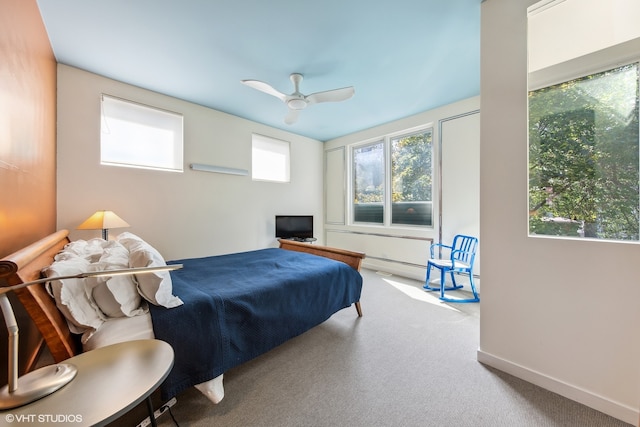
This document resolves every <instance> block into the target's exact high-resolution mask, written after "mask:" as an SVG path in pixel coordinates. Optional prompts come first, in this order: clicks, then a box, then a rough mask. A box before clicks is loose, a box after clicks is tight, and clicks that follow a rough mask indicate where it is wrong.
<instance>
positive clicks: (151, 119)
mask: <svg viewBox="0 0 640 427" xmlns="http://www.w3.org/2000/svg"><path fill="white" fill-rule="evenodd" d="M182 150H183V118H182V115H181V114H177V113H173V112H170V111H165V110H160V109H157V108H152V107H148V106H146V105H141V104H137V103H135V102H131V101H126V100H124V99H119V98H114V97H111V96H108V95H102V120H101V125H100V164H103V165H109V166H124V167H137V168H143V169H157V170H165V171H177V172H182V163H183V162H182Z"/></svg>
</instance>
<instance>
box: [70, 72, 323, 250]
mask: <svg viewBox="0 0 640 427" xmlns="http://www.w3.org/2000/svg"><path fill="white" fill-rule="evenodd" d="M101 93H106V94H110V95H114V96H118V97H122V98H126V99H130V100H133V101H136V102H140V103H143V104H147V105H151V106H155V107H159V108H164V109H167V110H171V111H176V112H179V113H182V114H183V115H184V162H185V170H184V173H170V172H157V171H150V170H141V169H130V168H120V167H109V166H101V165H100V94H101ZM252 132H256V133H260V134H263V135H267V136H271V137H274V138H279V139H283V140H286V141H290V142H291V182H290V183H288V184H277V183H268V182H257V181H256V182H253V181H252V180H251V177H250V176H235V175H224V174H216V173H208V172H196V171H192V170H190V169H189V166H188V165H189V164H190V163H204V164H211V165H218V166H226V167H232V168H240V169H248V170H251V134H252ZM57 150H58V163H57V165H58V167H57V169H58V175H57V180H58V182H57V192H58V195H57V198H58V219H57V225H58V229H61V228H66V229H69V230H70V231H71V237H72V239H89V238H92V237H99V236H100V232H99V231H95V232H94V231H84V230H83V231H80V230H75V227H76V226H77V225H79V224H80V223H81V222H82V221H84V219H86V218H87V217H88V216H89V215H91V214H92V213H93V212H95V211H96V210H101V209H106V210H113V211H114V212H116V213H117V214H118V215H119V216H121V217H122V218H123V219H124V220H125V221H127V222H128V223H129V224H130V225H131V227H130V228H127V229H115V230H111V232H110V235H112V236H115V235H117V234H118V233H119V232H121V231H131V232H132V233H135V234H138V235H140V236H141V237H143V238H144V239H146V240H147V241H149V243H151V244H152V245H154V246H155V247H156V248H157V249H158V250H159V251H160V252H161V253H162V254H163V255H164V257H165V258H166V259H179V258H186V257H196V256H206V255H216V254H221V253H230V252H237V251H244V250H252V249H258V248H263V247H267V246H275V245H276V241H275V237H274V217H275V215H276V214H311V215H314V228H315V231H316V235H317V236H318V238H319V239H320V241H322V236H323V233H322V227H323V217H322V216H323V208H322V204H323V198H322V188H323V183H322V157H323V146H322V143H321V142H319V141H316V140H312V139H308V138H304V137H301V136H297V135H294V134H291V133H288V132H284V131H281V130H277V129H274V128H270V127H268V126H264V125H261V124H258V123H255V122H251V121H248V120H245V119H241V118H239V117H236V116H232V115H228V114H224V113H221V112H219V111H216V110H212V109H209V108H205V107H202V106H199V105H195V104H192V103H188V102H185V101H182V100H179V99H175V98H171V97H168V96H165V95H161V94H158V93H154V92H151V91H147V90H144V89H140V88H137V87H134V86H131V85H127V84H124V83H121V82H117V81H113V80H110V79H107V78H105V77H102V76H98V75H95V74H92V73H88V72H86V71H83V70H79V69H77V68H72V67H69V66H65V65H59V66H58V148H57Z"/></svg>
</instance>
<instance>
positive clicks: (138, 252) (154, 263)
mask: <svg viewBox="0 0 640 427" xmlns="http://www.w3.org/2000/svg"><path fill="white" fill-rule="evenodd" d="M117 240H118V242H119V243H121V244H122V245H123V246H124V247H125V248H127V250H128V251H129V267H132V268H137V267H158V266H164V265H167V263H166V262H165V260H164V258H162V255H160V253H159V252H158V251H157V250H156V249H155V248H154V247H153V246H151V245H150V244H148V243H147V242H145V241H144V240H142V239H141V238H140V237H138V236H136V235H135V234H133V233H129V232H124V233H121V234H120V235H119V236H118V237H117ZM136 280H137V282H138V292H139V293H140V295H142V297H143V298H144V299H146V300H147V301H149V302H150V303H152V304H155V305H161V306H163V307H166V308H173V307H177V306H179V305H182V304H183V302H182V300H181V299H180V298H178V297H177V296H175V295H173V284H172V282H171V275H170V274H169V272H168V271H158V272H155V273H146V274H138V275H136Z"/></svg>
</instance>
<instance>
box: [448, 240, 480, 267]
mask: <svg viewBox="0 0 640 427" xmlns="http://www.w3.org/2000/svg"><path fill="white" fill-rule="evenodd" d="M451 248H452V252H451V258H452V259H453V260H456V261H462V262H464V263H465V264H468V265H469V268H470V269H471V268H473V261H474V259H475V257H476V250H477V249H478V238H477V237H473V236H465V235H464V234H457V235H456V236H455V237H454V238H453V243H452V244H451Z"/></svg>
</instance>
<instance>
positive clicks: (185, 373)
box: [150, 248, 362, 399]
mask: <svg viewBox="0 0 640 427" xmlns="http://www.w3.org/2000/svg"><path fill="white" fill-rule="evenodd" d="M168 264H183V265H184V267H183V268H182V269H181V270H175V271H172V272H171V279H172V281H173V293H174V294H175V295H177V296H179V297H180V298H181V299H182V301H184V305H182V306H179V307H176V308H172V309H165V308H163V307H158V306H154V305H151V304H150V312H151V318H152V321H153V330H154V334H155V336H156V338H158V339H161V340H163V341H166V342H168V343H169V344H171V346H172V347H173V349H174V351H175V364H174V367H173V370H172V371H171V373H170V374H169V377H168V378H167V379H166V381H165V382H164V383H163V385H162V386H161V391H162V393H161V394H162V398H163V399H169V398H171V397H173V396H175V395H176V394H177V393H179V392H181V391H183V390H185V389H187V388H189V387H191V386H193V385H195V384H198V383H201V382H204V381H208V380H210V379H213V378H215V377H217V376H218V375H220V374H222V373H224V372H226V371H227V370H229V369H230V368H233V367H234V366H237V365H239V364H241V363H243V362H246V361H248V360H250V359H253V358H254V357H257V356H259V355H261V354H263V353H265V352H267V351H269V350H271V349H272V348H274V347H276V346H278V345H280V344H282V343H284V342H285V341H287V340H289V339H291V338H293V337H295V336H297V335H300V334H302V333H303V332H305V331H307V330H309V329H310V328H312V327H314V326H316V325H318V324H320V323H322V322H324V321H325V320H327V319H328V318H329V317H330V316H331V315H332V314H333V313H335V312H336V311H338V310H341V309H343V308H345V307H348V306H350V305H351V304H353V303H354V302H357V301H359V300H360V293H361V290H362V277H361V276H360V273H358V272H357V271H355V270H354V269H353V268H351V267H349V266H348V265H346V264H344V263H342V262H338V261H333V260H330V259H327V258H323V257H319V256H315V255H310V254H306V253H301V252H294V251H288V250H284V249H275V248H271V249H263V250H258V251H251V252H242V253H235V254H229V255H221V256H212V257H205V258H192V259H183V260H175V261H171V262H168ZM355 315H356V314H355V310H354V316H355Z"/></svg>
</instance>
